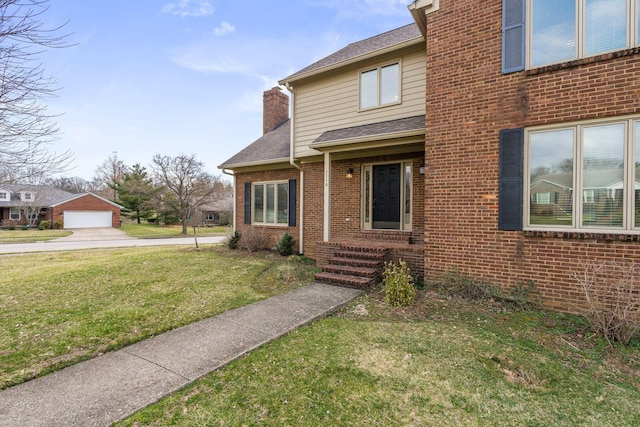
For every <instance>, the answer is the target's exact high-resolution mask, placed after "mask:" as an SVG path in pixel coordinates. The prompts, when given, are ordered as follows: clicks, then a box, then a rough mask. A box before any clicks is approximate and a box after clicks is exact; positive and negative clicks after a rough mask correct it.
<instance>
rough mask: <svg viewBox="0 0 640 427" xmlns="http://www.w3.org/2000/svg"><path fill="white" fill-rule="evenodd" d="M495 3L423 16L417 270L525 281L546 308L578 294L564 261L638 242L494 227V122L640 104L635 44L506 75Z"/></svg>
mask: <svg viewBox="0 0 640 427" xmlns="http://www.w3.org/2000/svg"><path fill="white" fill-rule="evenodd" d="M501 3H502V2H498V1H496V2H478V1H472V0H457V1H446V2H445V1H442V2H440V10H439V11H437V12H434V13H432V14H430V15H428V27H427V40H428V42H427V92H426V107H427V119H426V122H427V134H426V146H425V159H426V175H425V185H426V187H425V221H426V225H425V276H426V277H427V278H435V277H437V276H439V275H442V274H443V273H444V272H446V271H450V270H458V271H460V272H461V273H463V274H468V275H471V276H474V277H478V278H482V279H486V280H490V281H492V282H494V283H496V284H501V285H503V286H505V287H508V286H512V285H514V284H515V283H516V280H521V281H522V280H533V281H534V282H535V283H536V285H537V286H538V288H539V289H541V290H542V293H543V297H544V300H545V303H546V304H547V305H548V306H549V307H550V308H555V309H559V310H564V311H574V310H575V308H576V306H577V305H581V304H582V303H583V299H582V295H581V293H580V291H579V289H578V288H577V283H576V280H575V279H574V278H573V277H572V271H573V270H579V269H580V268H581V267H582V266H583V265H584V263H585V262H586V261H589V260H596V259H603V258H608V259H612V258H615V259H622V258H623V259H629V260H636V261H640V243H638V242H623V241H618V240H615V239H614V240H611V239H608V238H607V237H606V236H599V235H595V236H586V237H585V235H582V234H580V233H568V234H561V235H559V236H558V235H557V234H554V233H551V235H550V237H543V235H544V236H547V234H544V233H542V234H541V233H538V234H536V233H525V232H503V231H500V230H498V209H497V208H498V202H499V201H498V200H497V195H498V162H499V158H498V153H499V151H498V148H499V131H500V130H501V129H507V128H516V127H523V126H524V127H526V126H534V125H540V124H552V123H562V122H567V121H575V120H585V119H592V118H599V117H610V116H617V115H623V114H632V113H638V112H640V103H639V102H638V100H639V99H640V78H639V77H638V76H640V55H639V54H638V52H637V50H638V49H636V50H630V51H626V52H625V53H624V55H623V56H621V57H619V58H614V57H613V55H608V56H606V55H605V56H603V57H601V58H597V59H596V60H593V59H589V60H584V61H578V62H574V63H566V64H561V65H558V66H554V67H547V68H545V69H539V70H535V71H529V72H524V71H523V72H517V73H512V74H508V75H502V74H501V26H502V5H501ZM463 17H467V19H463Z"/></svg>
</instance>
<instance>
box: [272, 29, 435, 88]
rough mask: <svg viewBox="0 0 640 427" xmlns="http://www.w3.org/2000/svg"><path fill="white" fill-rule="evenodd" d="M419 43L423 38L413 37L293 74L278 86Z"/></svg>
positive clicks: (279, 82) (422, 41)
mask: <svg viewBox="0 0 640 427" xmlns="http://www.w3.org/2000/svg"><path fill="white" fill-rule="evenodd" d="M420 43H424V38H423V37H415V38H413V39H410V40H405V41H404V42H402V43H397V44H394V45H391V46H387V47H385V48H384V49H379V50H376V51H373V52H369V53H366V54H363V55H358V56H354V57H353V58H349V59H347V60H344V61H340V62H336V63H334V64H331V65H327V66H326V67H322V68H317V69H315V70H311V71H308V72H306V73H302V74H294V75H292V76H290V77H287V78H285V79H282V80H280V81H278V84H279V85H281V86H287V84H289V85H290V84H291V83H294V82H297V81H300V80H303V79H306V78H309V77H313V76H317V75H319V74H323V73H326V72H328V71H332V70H337V69H339V68H342V67H346V66H348V65H352V64H357V63H358V62H362V61H365V60H367V59H371V58H375V57H376V56H380V55H384V54H385V53H389V52H393V51H396V50H399V49H403V48H406V47H410V46H414V45H417V44H420Z"/></svg>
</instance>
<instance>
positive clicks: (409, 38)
mask: <svg viewBox="0 0 640 427" xmlns="http://www.w3.org/2000/svg"><path fill="white" fill-rule="evenodd" d="M423 40H424V37H423V36H422V33H421V32H420V29H419V28H418V26H417V25H416V24H415V23H413V24H409V25H405V26H404V27H400V28H396V29H395V30H391V31H387V32H386V33H382V34H378V35H377V36H373V37H370V38H368V39H365V40H361V41H358V42H355V43H351V44H350V45H348V46H346V47H345V48H343V49H340V50H339V51H337V52H335V53H333V54H331V55H329V56H327V57H325V58H323V59H321V60H319V61H317V62H314V63H313V64H311V65H309V66H308V67H305V68H303V69H302V70H300V71H298V72H296V73H294V74H292V75H290V76H289V77H287V78H285V79H283V80H281V81H280V82H278V83H279V84H281V85H284V84H286V83H287V82H292V81H295V80H298V79H301V78H303V77H309V76H311V75H314V74H316V73H318V72H321V71H325V70H326V69H332V68H335V67H338V66H343V65H346V64H348V63H351V62H355V61H358V60H361V59H364V58H366V57H367V56H368V55H371V54H379V52H380V51H383V50H385V49H389V48H392V47H393V48H397V47H398V45H401V44H404V43H408V42H420V41H423Z"/></svg>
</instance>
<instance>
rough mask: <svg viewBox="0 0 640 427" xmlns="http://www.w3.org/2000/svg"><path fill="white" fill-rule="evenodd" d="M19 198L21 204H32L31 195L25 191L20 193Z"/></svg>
mask: <svg viewBox="0 0 640 427" xmlns="http://www.w3.org/2000/svg"><path fill="white" fill-rule="evenodd" d="M20 198H21V200H22V201H23V202H32V201H33V193H31V192H29V191H25V192H22V193H20Z"/></svg>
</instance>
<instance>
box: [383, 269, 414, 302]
mask: <svg viewBox="0 0 640 427" xmlns="http://www.w3.org/2000/svg"><path fill="white" fill-rule="evenodd" d="M382 277H383V282H384V293H385V296H386V300H387V302H388V303H389V304H391V305H392V306H395V307H406V306H409V305H411V304H413V301H414V300H415V298H416V288H415V287H414V286H413V278H412V277H411V272H410V271H409V267H408V266H407V264H406V263H405V262H404V261H403V260H399V261H398V262H397V263H396V262H393V261H391V262H386V263H385V264H384V270H383V271H382Z"/></svg>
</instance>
